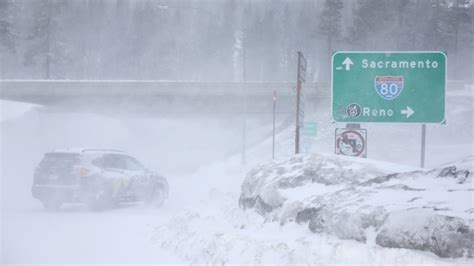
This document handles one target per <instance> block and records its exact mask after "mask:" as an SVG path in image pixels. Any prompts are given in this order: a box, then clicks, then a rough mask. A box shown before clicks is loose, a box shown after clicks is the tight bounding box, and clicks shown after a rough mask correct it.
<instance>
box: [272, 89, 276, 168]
mask: <svg viewBox="0 0 474 266" xmlns="http://www.w3.org/2000/svg"><path fill="white" fill-rule="evenodd" d="M275 112H276V90H275V89H273V139H272V159H273V160H274V159H275Z"/></svg>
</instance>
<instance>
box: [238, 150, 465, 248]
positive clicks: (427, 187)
mask: <svg viewBox="0 0 474 266" xmlns="http://www.w3.org/2000/svg"><path fill="white" fill-rule="evenodd" d="M473 162H474V157H469V158H466V159H465V160H463V161H460V162H457V163H454V164H452V165H449V166H445V167H441V168H437V169H432V170H428V171H426V170H420V169H407V168H405V167H401V166H396V165H390V164H386V163H381V162H376V161H370V160H361V159H356V158H348V157H339V156H335V155H327V154H317V155H306V156H302V155H299V156H295V157H293V158H291V159H288V160H284V161H279V162H271V163H268V164H265V165H261V166H259V167H256V168H254V169H252V170H251V171H250V172H249V173H248V174H247V176H246V179H245V181H244V182H243V184H242V192H241V196H240V200H239V204H240V206H241V207H242V208H244V209H248V208H252V209H254V210H256V211H257V212H258V213H260V214H261V215H263V216H264V217H265V218H266V219H267V220H272V221H279V222H280V223H281V224H285V223H287V222H292V221H296V222H297V223H300V224H306V225H307V226H308V228H309V229H310V230H311V231H312V232H314V233H322V232H324V233H328V234H332V235H335V236H338V237H339V238H341V239H354V240H357V241H360V242H366V241H367V238H368V237H369V236H368V235H367V230H368V229H369V228H372V229H371V230H375V232H376V235H377V237H376V243H377V244H379V245H380V246H385V247H399V248H410V249H418V250H426V251H431V252H434V253H435V254H437V255H439V256H441V257H460V256H468V257H472V256H473V253H474V252H473V247H472V246H473V239H472V229H471V228H473V224H474V222H473V218H472V213H474V209H473V206H472V191H473V189H472V174H471V172H472V169H473ZM418 210H421V211H419V212H418ZM413 213H425V215H423V216H422V217H424V219H421V218H420V219H418V220H417V221H419V223H418V224H416V225H414V226H412V225H411V220H410V219H409V218H408V217H409V215H410V214H413ZM426 213H431V214H430V215H427V214H426ZM400 215H405V216H404V217H405V218H404V219H399V220H398V221H401V222H400V223H398V224H397V223H395V222H393V221H395V220H397V218H396V217H399V216H400ZM429 217H431V218H429ZM433 221H436V222H433ZM395 225H398V226H399V227H396V226H395ZM397 228H399V229H404V230H405V231H403V232H405V233H403V232H402V231H397V230H398V229H397ZM426 228H428V229H426ZM423 230H424V231H423ZM427 231H428V232H431V231H433V232H436V233H433V234H435V235H430V234H427V233H426V232H427ZM416 232H420V235H422V236H423V238H422V240H420V239H419V238H417V240H419V241H415V240H413V239H411V238H410V237H411V236H416V235H417V234H415V233H416ZM423 232H424V233H423ZM433 238H435V239H436V240H432V239H433ZM430 239H431V240H430Z"/></svg>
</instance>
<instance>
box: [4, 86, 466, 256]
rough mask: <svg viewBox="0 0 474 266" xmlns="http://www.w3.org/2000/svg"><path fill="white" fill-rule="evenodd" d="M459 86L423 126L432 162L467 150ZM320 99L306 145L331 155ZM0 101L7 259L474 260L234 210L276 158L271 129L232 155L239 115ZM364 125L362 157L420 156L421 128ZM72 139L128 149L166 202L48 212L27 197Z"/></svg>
mask: <svg viewBox="0 0 474 266" xmlns="http://www.w3.org/2000/svg"><path fill="white" fill-rule="evenodd" d="M466 95H467V96H466ZM466 95H464V96H463V97H457V98H448V106H453V108H451V109H448V110H450V111H448V124H447V125H446V126H434V125H433V126H428V140H427V142H428V143H427V144H428V146H427V152H428V153H427V166H428V167H435V166H439V165H441V164H445V163H448V162H450V161H455V160H459V159H460V158H465V157H466V156H468V155H472V154H474V152H473V146H472V145H473V141H472V139H473V138H472V132H473V125H474V123H473V121H472V120H473V119H472V117H473V115H472V114H473V106H472V94H469V93H467V94H466ZM466 98H467V100H466ZM469 98H470V99H469ZM321 108H322V109H319V111H321V110H325V111H322V112H318V114H314V115H311V114H307V115H308V116H307V117H308V118H310V117H312V118H313V119H317V121H318V135H317V137H316V138H315V140H314V145H313V147H312V150H313V151H315V152H316V151H317V152H325V153H332V152H333V149H334V146H333V143H334V140H333V138H334V128H335V127H336V125H334V124H331V123H330V122H329V119H328V115H327V112H326V111H328V110H326V109H325V105H321ZM1 110H2V114H1V119H2V121H1V122H0V123H1V124H0V125H1V128H0V134H1V160H0V168H1V195H2V198H1V200H2V215H1V228H2V229H1V240H2V241H1V245H2V246H1V251H2V253H1V260H0V261H1V264H2V265H4V264H18V263H23V264H66V263H83V264H93V263H101V264H106V263H107V264H117V263H155V264H156V263H167V264H170V263H193V262H195V263H219V264H220V263H223V262H225V263H251V264H259V263H314V264H318V263H319V264H329V263H331V264H366V263H369V264H382V263H388V264H396V265H408V264H410V265H420V264H429V265H433V264H436V265H438V264H439V265H460V264H466V265H472V263H473V261H472V260H469V259H465V258H459V259H442V258H439V257H438V256H436V255H434V254H433V253H430V252H422V251H414V250H407V249H398V248H383V247H380V246H378V245H376V244H375V232H373V233H371V232H370V231H369V232H367V235H368V240H367V243H360V242H357V241H355V240H340V239H338V238H337V237H336V236H333V235H331V234H326V233H321V234H313V233H311V232H310V231H309V230H308V229H307V228H306V227H304V226H301V225H298V224H295V223H285V224H284V225H280V223H279V222H272V221H269V220H265V219H264V218H263V217H262V216H260V215H259V214H257V213H256V212H255V211H253V210H247V211H245V210H242V209H240V208H239V206H238V200H239V196H240V188H241V184H242V182H243V180H244V177H245V173H246V171H247V170H249V169H251V168H252V167H253V166H255V165H256V164H259V163H262V162H267V161H269V160H270V159H271V138H266V139H263V141H260V142H259V144H258V145H252V147H248V150H247V158H246V159H247V164H246V166H242V165H241V164H240V154H235V153H236V152H237V153H238V151H239V149H240V147H241V144H240V141H241V135H240V133H241V127H240V125H238V124H237V123H238V122H239V121H240V120H239V119H238V118H236V119H235V120H232V119H234V118H230V119H229V121H222V120H219V119H215V118H204V117H197V118H196V117H193V118H187V117H178V118H167V117H152V116H147V117H133V116H130V117H117V116H113V115H108V116H106V115H100V114H93V113H89V114H84V113H82V114H78V113H57V112H51V111H50V110H48V109H45V108H41V107H35V106H29V105H24V104H16V103H7V104H6V103H5V102H2V108H1ZM8 113H14V114H13V115H8V116H7V114H8ZM280 120H281V121H282V120H284V119H283V118H281V117H280V118H279V121H280ZM281 121H280V122H281ZM236 124H237V125H236ZM257 125H258V123H257V120H253V119H252V118H250V119H249V121H248V128H249V130H250V132H252V133H251V134H249V135H250V136H248V137H249V139H251V138H252V137H253V139H254V140H258V139H259V138H260V139H262V138H263V136H266V137H268V134H269V132H271V131H270V129H271V128H270V125H271V117H269V119H268V123H267V124H266V125H263V126H258V127H257ZM362 126H363V127H366V128H368V130H369V138H370V140H369V141H370V142H369V158H371V159H376V160H385V161H392V162H395V163H398V164H405V165H408V166H404V167H403V169H404V171H405V170H407V169H413V168H414V167H416V166H417V165H418V161H419V134H420V128H419V126H416V125H392V126H381V125H362ZM453 134H456V135H454V136H456V137H453ZM292 139H293V127H289V128H287V129H285V130H283V131H280V132H279V133H278V135H277V147H276V155H277V158H278V159H284V158H286V157H288V156H289V155H291V152H292V149H293V146H292ZM72 146H98V147H104V148H117V149H123V150H126V151H128V152H130V153H132V154H133V155H135V156H136V157H137V158H139V159H140V160H141V161H143V162H144V163H145V164H146V165H147V166H148V167H150V168H151V169H154V170H157V171H158V172H160V173H162V174H163V175H165V176H166V177H167V178H168V180H169V183H170V198H169V200H168V201H167V202H166V204H165V205H164V206H163V207H162V208H160V209H156V210H155V209H147V208H145V207H143V206H141V205H128V206H123V207H121V208H118V209H114V210H109V211H104V212H99V213H94V212H89V211H87V210H85V209H84V208H83V207H81V206H68V207H67V208H64V209H63V210H62V211H60V212H58V213H54V212H45V211H44V210H42V207H41V205H40V204H39V203H38V202H36V201H35V200H34V199H33V198H32V197H31V192H30V188H31V183H32V172H33V169H34V167H35V166H36V164H37V163H38V162H39V160H40V159H41V156H42V155H43V153H44V152H46V151H50V150H52V149H54V148H58V147H59V148H61V147H72ZM229 154H235V155H234V156H231V157H229V156H228V155H229ZM314 189H317V188H314ZM301 193H306V194H310V193H311V191H302V192H301Z"/></svg>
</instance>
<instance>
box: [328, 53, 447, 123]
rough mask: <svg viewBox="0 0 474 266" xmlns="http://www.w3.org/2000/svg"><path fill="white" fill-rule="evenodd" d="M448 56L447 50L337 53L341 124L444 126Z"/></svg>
mask: <svg viewBox="0 0 474 266" xmlns="http://www.w3.org/2000/svg"><path fill="white" fill-rule="evenodd" d="M445 84H446V55H445V54H444V53H442V52H336V53H335V54H334V55H333V57H332V117H333V119H334V121H336V122H343V123H362V122H386V123H443V122H444V121H445Z"/></svg>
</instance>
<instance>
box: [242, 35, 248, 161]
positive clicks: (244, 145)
mask: <svg viewBox="0 0 474 266" xmlns="http://www.w3.org/2000/svg"><path fill="white" fill-rule="evenodd" d="M246 38H247V36H246V35H245V32H244V37H243V42H242V50H243V51H242V56H243V58H242V61H243V62H242V65H243V69H242V72H243V73H242V79H243V81H244V85H243V87H242V92H243V93H242V94H243V95H242V100H243V103H242V105H243V108H242V109H243V113H242V158H241V159H242V164H244V165H245V163H246V160H247V158H246V157H247V85H246V81H247V69H246V67H247V62H246V61H247V55H246V52H247V51H246Z"/></svg>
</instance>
